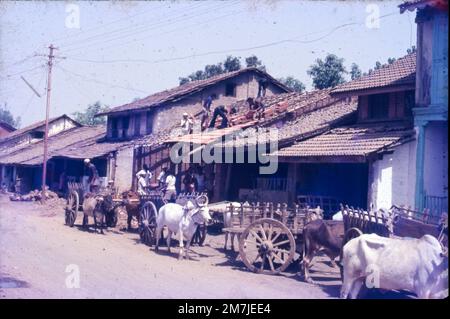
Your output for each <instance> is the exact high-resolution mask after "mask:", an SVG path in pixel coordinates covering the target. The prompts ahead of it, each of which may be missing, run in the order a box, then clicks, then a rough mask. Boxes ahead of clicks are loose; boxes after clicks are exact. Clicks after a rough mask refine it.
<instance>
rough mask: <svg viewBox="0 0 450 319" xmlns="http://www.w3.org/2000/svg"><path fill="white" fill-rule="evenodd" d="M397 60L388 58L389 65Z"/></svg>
mask: <svg viewBox="0 0 450 319" xmlns="http://www.w3.org/2000/svg"><path fill="white" fill-rule="evenodd" d="M396 60H397V59H396V58H388V64H392V63H394V62H395V61H396Z"/></svg>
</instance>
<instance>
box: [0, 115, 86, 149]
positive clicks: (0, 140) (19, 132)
mask: <svg viewBox="0 0 450 319" xmlns="http://www.w3.org/2000/svg"><path fill="white" fill-rule="evenodd" d="M62 118H66V119H69V120H71V121H73V122H74V123H76V124H77V125H78V126H81V124H80V123H78V122H77V121H75V120H73V119H72V118H70V117H69V116H67V115H66V114H63V115H61V116H58V117H54V118H51V119H49V120H48V123H49V124H50V123H52V122H55V121H57V120H59V119H62ZM44 125H45V120H42V121H39V122H36V123H33V124H31V125H28V126H26V127H24V128H21V129H18V130H15V131H14V132H11V133H10V134H8V135H6V136H3V137H2V138H0V143H3V142H6V141H9V140H10V139H12V138H13V137H16V136H19V135H22V134H24V133H27V132H29V131H32V130H35V129H37V128H39V127H41V126H44Z"/></svg>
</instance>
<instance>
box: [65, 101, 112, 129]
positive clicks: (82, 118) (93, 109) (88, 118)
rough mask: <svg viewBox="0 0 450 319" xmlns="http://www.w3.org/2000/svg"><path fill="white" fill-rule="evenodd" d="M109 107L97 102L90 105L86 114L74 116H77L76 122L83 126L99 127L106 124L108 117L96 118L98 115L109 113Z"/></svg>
mask: <svg viewBox="0 0 450 319" xmlns="http://www.w3.org/2000/svg"><path fill="white" fill-rule="evenodd" d="M108 110H109V107H108V106H106V105H104V106H102V104H101V103H100V102H99V101H97V102H95V103H94V104H90V105H89V106H88V107H87V108H86V110H85V111H84V112H75V113H73V115H74V116H75V120H76V121H77V122H79V123H81V124H83V125H89V126H92V125H99V124H105V123H106V117H105V116H100V117H94V116H95V115H97V114H98V113H101V112H105V111H108Z"/></svg>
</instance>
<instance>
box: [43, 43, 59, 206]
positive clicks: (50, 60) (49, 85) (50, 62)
mask: <svg viewBox="0 0 450 319" xmlns="http://www.w3.org/2000/svg"><path fill="white" fill-rule="evenodd" d="M48 48H49V49H50V53H49V55H48V76H47V105H46V111H45V132H44V161H43V163H42V201H43V202H45V200H46V191H45V186H46V185H45V184H46V180H47V157H48V117H49V113H50V92H51V90H52V66H53V58H54V57H55V56H54V55H53V50H55V49H56V48H55V47H54V46H53V44H50V46H49V47H48Z"/></svg>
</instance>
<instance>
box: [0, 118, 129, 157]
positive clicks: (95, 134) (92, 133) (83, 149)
mask: <svg viewBox="0 0 450 319" xmlns="http://www.w3.org/2000/svg"><path fill="white" fill-rule="evenodd" d="M105 132H106V127H105V126H94V127H90V126H82V127H76V128H72V129H70V130H67V131H64V132H62V133H60V134H58V135H54V136H51V137H49V139H48V158H49V159H51V158H53V157H67V158H73V159H82V158H94V157H99V156H103V155H106V154H108V153H110V152H112V151H115V150H117V149H120V148H121V147H124V146H127V145H129V144H131V143H132V142H131V141H118V142H103V139H104V136H105ZM43 153H44V144H43V141H39V142H37V143H34V144H27V145H26V146H24V147H21V148H20V149H17V150H14V151H12V152H4V151H2V152H1V153H0V163H1V164H18V165H40V164H42V162H43Z"/></svg>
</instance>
